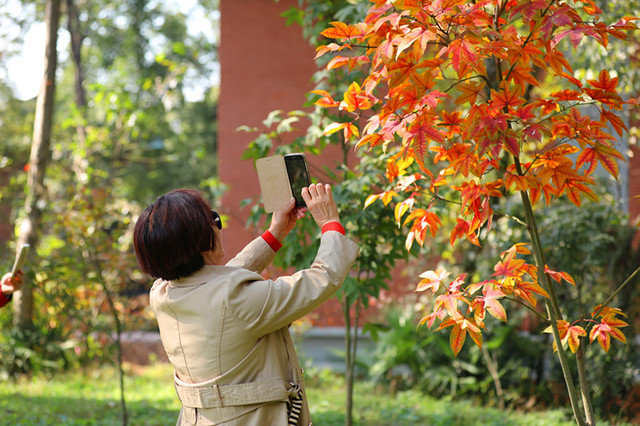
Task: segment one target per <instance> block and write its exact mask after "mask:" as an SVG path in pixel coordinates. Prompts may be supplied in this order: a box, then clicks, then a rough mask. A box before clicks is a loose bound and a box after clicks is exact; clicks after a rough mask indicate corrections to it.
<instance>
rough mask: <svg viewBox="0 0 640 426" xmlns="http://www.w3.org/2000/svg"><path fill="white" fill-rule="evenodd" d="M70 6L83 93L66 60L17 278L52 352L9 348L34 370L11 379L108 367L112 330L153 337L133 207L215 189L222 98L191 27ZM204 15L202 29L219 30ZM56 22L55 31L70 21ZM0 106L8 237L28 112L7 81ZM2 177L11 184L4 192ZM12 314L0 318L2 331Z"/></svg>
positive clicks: (151, 14)
mask: <svg viewBox="0 0 640 426" xmlns="http://www.w3.org/2000/svg"><path fill="white" fill-rule="evenodd" d="M203 3H206V5H207V6H212V5H213V6H215V5H216V4H217V3H216V2H215V1H207V2H203ZM75 4H76V6H77V7H78V10H79V12H80V15H79V16H80V22H79V25H80V29H79V31H80V32H81V33H82V36H83V37H84V38H83V45H82V50H81V54H82V66H83V68H82V75H83V76H84V80H83V81H80V82H78V81H77V80H76V75H77V74H76V72H75V71H76V69H75V64H74V63H73V62H72V57H71V56H68V57H67V58H68V59H66V60H65V59H64V57H62V60H61V62H60V63H59V69H58V73H57V74H58V76H59V77H60V80H59V82H58V84H57V89H56V104H55V116H54V123H55V124H54V126H53V135H52V138H51V156H52V157H51V158H52V161H51V162H50V165H49V168H48V170H47V176H46V178H45V186H46V187H47V198H46V200H42V206H41V207H42V229H43V231H42V235H40V238H39V245H38V247H37V248H36V250H35V253H34V261H33V263H30V264H29V265H28V268H27V271H28V278H29V281H30V282H31V283H32V284H33V287H34V307H35V318H34V323H35V325H36V329H37V330H40V332H41V333H42V334H43V336H44V337H43V338H46V339H47V340H46V343H47V345H48V346H47V348H49V349H47V348H45V345H44V344H43V343H42V342H38V341H37V339H35V340H34V339H33V338H31V337H28V336H27V337H24V338H22V340H20V339H18V338H16V339H18V340H16V341H19V342H22V343H20V344H19V345H16V346H15V348H16V350H17V351H22V352H21V353H22V354H23V355H20V354H18V355H19V356H25V357H26V356H28V357H29V362H30V363H29V362H27V363H24V362H22V361H20V358H19V356H17V357H15V359H16V361H15V362H16V363H18V362H22V364H20V366H19V368H18V367H15V366H12V367H11V369H10V370H11V371H17V372H21V371H26V369H27V368H33V369H34V370H36V371H37V370H39V369H40V367H38V365H40V364H43V365H46V368H66V367H67V366H69V365H77V363H85V362H88V361H90V360H95V359H99V360H102V361H112V360H114V358H115V356H114V355H115V351H114V349H115V343H116V338H115V335H116V330H117V329H118V327H119V325H120V326H122V327H123V328H137V329H149V328H152V327H155V322H154V321H153V319H152V317H151V315H150V313H149V311H148V309H147V307H146V304H147V303H146V300H145V297H146V292H147V289H148V284H149V278H148V277H145V276H143V275H142V274H141V273H140V272H138V271H137V269H136V261H135V255H134V253H133V250H132V247H131V232H132V226H133V223H134V220H135V217H136V215H137V214H138V212H139V211H140V210H141V207H142V206H145V205H146V204H147V203H148V202H149V201H151V200H152V199H154V198H155V197H157V196H158V195H159V194H161V193H164V192H166V191H168V190H170V189H174V188H176V187H191V188H200V189H202V190H204V191H208V192H211V193H215V194H216V195H217V194H219V193H220V191H222V190H223V189H222V186H221V185H220V184H219V182H218V180H217V164H216V158H215V152H216V147H217V141H216V136H215V135H216V129H217V127H216V120H217V93H218V91H217V88H214V87H212V82H211V79H210V75H211V74H212V73H213V71H214V66H215V59H216V56H217V51H216V47H215V46H214V45H213V44H212V43H215V40H214V41H211V39H210V38H209V37H205V35H203V33H195V32H194V31H192V30H193V28H189V22H188V21H187V16H185V15H184V14H182V13H181V12H178V11H175V10H174V9H172V8H171V6H170V5H166V4H164V3H157V2H149V1H146V0H143V1H136V2H128V1H120V0H118V1H110V2H100V1H99V2H85V1H79V2H75ZM196 8H197V6H196ZM26 11H27V9H25V12H26ZM213 12H214V10H211V11H204V13H203V16H208V17H210V18H211V19H212V26H214V27H215V19H217V18H215V16H214V15H215V14H214V13H213ZM33 18H34V17H31V18H30V19H33ZM62 19H63V21H62V23H61V24H62V25H61V29H60V31H61V32H62V31H64V28H65V27H66V22H65V21H66V19H67V17H66V15H63V17H62ZM76 83H80V84H81V86H82V87H83V88H84V91H85V97H86V100H87V105H86V106H85V105H82V104H78V103H77V102H76V95H78V93H77V92H76V89H75V87H76ZM195 85H198V86H199V89H200V90H201V92H202V93H203V94H204V96H202V97H201V99H194V98H193V97H192V96H188V95H189V91H190V90H192V89H193V88H194V86H195ZM0 98H1V100H2V102H0V105H1V106H0V130H2V133H3V136H6V138H5V140H6V141H7V143H6V144H3V145H2V147H0V169H2V170H0V173H2V178H0V179H2V182H3V189H2V198H1V200H0V201H1V202H2V203H3V204H4V205H7V204H10V206H11V207H12V208H13V211H12V214H11V217H10V218H7V219H8V220H7V221H6V222H7V225H9V226H11V225H13V223H17V224H19V221H20V216H21V212H20V211H19V207H20V206H22V205H24V200H23V197H24V196H23V193H24V192H25V188H24V185H26V174H25V173H24V172H22V170H21V169H22V167H23V166H24V165H25V164H27V162H28V157H29V145H30V143H31V133H32V128H33V110H34V101H29V102H21V101H18V100H16V99H15V98H14V96H13V93H12V92H11V90H9V88H8V87H6V85H5V84H4V82H0ZM5 171H6V172H7V173H8V174H9V177H8V178H7V179H8V180H9V181H10V182H11V185H7V186H4V172H5ZM9 219H10V220H9ZM5 252H6V253H7V254H8V255H10V254H12V246H11V243H8V244H6V245H4V244H3V247H2V250H0V253H1V254H3V255H4V254H5ZM6 258H9V256H6V257H5V256H3V258H2V259H3V263H4V261H5V259H6ZM7 263H9V262H8V261H7ZM10 311H11V310H10V309H5V310H3V312H2V313H1V318H2V320H3V323H5V324H8V323H9V319H10V313H11V312H10ZM120 319H122V321H123V323H122V324H119V325H118V323H119V322H120ZM5 328H7V327H5ZM70 347H72V348H73V349H74V350H73V351H70V350H68V349H67V348H70ZM23 348H24V350H23ZM55 348H58V349H57V350H59V351H60V353H64V356H65V358H64V362H60V363H56V364H51V365H49V364H47V363H46V362H45V361H47V360H48V359H49V357H48V355H47V354H48V353H55V351H54V349H55ZM7 353H8V354H9V353H10V352H7ZM14 355H15V354H14ZM14 355H11V356H14ZM40 358H41V359H42V360H44V361H38V359H40ZM61 359H62V358H61ZM7 368H8V369H9V364H7ZM43 369H44V367H43Z"/></svg>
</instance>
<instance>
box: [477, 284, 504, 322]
mask: <svg viewBox="0 0 640 426" xmlns="http://www.w3.org/2000/svg"><path fill="white" fill-rule="evenodd" d="M504 296H505V294H504V293H503V292H502V291H500V290H498V289H495V288H494V289H490V290H485V292H484V297H481V298H479V299H480V300H481V301H482V303H483V304H484V308H485V309H486V310H487V311H488V312H489V313H490V314H491V315H493V316H494V317H496V318H498V319H499V320H500V321H504V322H507V312H506V311H505V310H504V307H503V306H502V305H501V304H500V302H498V299H502V298H503V297H504Z"/></svg>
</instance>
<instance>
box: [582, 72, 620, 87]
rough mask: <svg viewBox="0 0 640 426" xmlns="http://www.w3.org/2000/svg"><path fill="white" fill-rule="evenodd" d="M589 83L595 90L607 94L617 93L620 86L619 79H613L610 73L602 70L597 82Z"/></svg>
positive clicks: (588, 81) (590, 81) (589, 81)
mask: <svg viewBox="0 0 640 426" xmlns="http://www.w3.org/2000/svg"><path fill="white" fill-rule="evenodd" d="M587 83H589V85H591V87H593V88H594V89H601V90H604V91H605V92H611V93H616V86H617V85H618V77H614V78H611V77H610V76H609V71H607V70H602V71H600V74H599V75H598V79H597V80H587Z"/></svg>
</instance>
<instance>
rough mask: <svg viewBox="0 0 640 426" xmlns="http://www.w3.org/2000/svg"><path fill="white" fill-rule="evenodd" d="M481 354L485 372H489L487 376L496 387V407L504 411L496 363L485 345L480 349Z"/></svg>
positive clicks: (502, 393)
mask: <svg viewBox="0 0 640 426" xmlns="http://www.w3.org/2000/svg"><path fill="white" fill-rule="evenodd" d="M480 351H481V352H482V358H483V359H484V363H485V365H486V366H487V370H489V374H490V375H491V378H492V379H493V385H494V386H495V387H496V396H497V397H498V407H500V409H501V410H504V407H505V401H504V391H503V389H502V383H501V382H500V374H499V373H498V361H496V360H494V359H493V358H492V357H491V354H490V353H489V349H487V346H486V345H482V347H481V348H480Z"/></svg>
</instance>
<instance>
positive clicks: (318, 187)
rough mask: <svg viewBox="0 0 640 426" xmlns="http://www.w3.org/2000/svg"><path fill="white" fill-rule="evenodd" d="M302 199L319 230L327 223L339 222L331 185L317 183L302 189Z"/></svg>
mask: <svg viewBox="0 0 640 426" xmlns="http://www.w3.org/2000/svg"><path fill="white" fill-rule="evenodd" d="M302 198H303V199H304V201H305V203H306V204H307V209H308V210H309V211H310V212H311V215H312V216H313V219H314V220H315V221H316V223H317V224H318V226H319V227H320V228H322V227H323V226H324V225H325V224H327V223H329V222H340V215H339V214H338V206H337V205H336V202H335V201H334V199H333V192H332V191H331V185H328V184H322V183H318V184H314V185H309V187H306V188H302Z"/></svg>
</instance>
